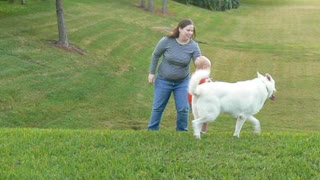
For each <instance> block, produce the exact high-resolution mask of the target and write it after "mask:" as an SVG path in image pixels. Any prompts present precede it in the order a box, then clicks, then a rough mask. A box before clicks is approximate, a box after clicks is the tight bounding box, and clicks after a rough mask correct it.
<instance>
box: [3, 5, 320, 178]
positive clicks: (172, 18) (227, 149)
mask: <svg viewBox="0 0 320 180" xmlns="http://www.w3.org/2000/svg"><path fill="white" fill-rule="evenodd" d="M27 3H28V5H26V6H21V5H20V4H19V3H16V4H10V5H9V4H7V2H6V1H0V32H1V33H0V127H1V128H2V129H1V130H0V139H1V143H0V146H1V148H0V153H1V157H3V158H1V160H0V161H1V165H0V167H1V168H0V171H1V172H0V177H1V179H21V178H22V179H66V178H70V179H76V178H79V179H101V178H106V179H112V178H114V179H141V178H142V179H146V178H150V179H156V178H158V179H208V178H209V177H212V178H214V179H220V178H221V179H222V178H225V179H232V178H233V177H239V178H240V179H245V178H247V179H283V178H285V179H312V178H314V179H315V178H316V177H319V176H320V175H319V170H318V169H319V168H320V162H319V158H318V157H319V152H318V151H317V147H318V146H319V140H318V139H319V133H318V132H319V130H320V124H319V122H318V117H320V112H319V110H318V109H319V107H320V104H319V100H320V95H319V92H318V90H319V88H320V84H319V83H318V81H319V77H320V63H319V61H318V59H319V56H320V52H319V48H320V45H319V42H320V37H319V29H320V27H319V26H320V25H319V23H318V19H320V14H319V10H320V8H319V7H320V6H319V5H320V2H318V1H317V0H290V1H289V0H284V1H277V0H268V1H267V0H244V1H241V6H240V8H239V9H236V10H231V11H228V12H210V11H206V10H204V9H200V8H196V7H192V6H185V5H182V4H178V3H175V2H173V1H169V15H168V16H163V15H160V14H151V13H149V12H147V11H144V10H142V9H140V8H137V6H138V5H139V3H140V0H135V1H133V0H122V1H113V0H103V1H102V0H92V1H84V0H77V1H75V0H69V1H64V7H65V8H64V11H65V18H66V23H67V32H68V37H69V41H70V43H71V44H74V45H76V46H77V47H79V48H81V49H83V50H84V51H85V52H86V54H85V55H83V56H82V55H79V54H76V53H70V52H66V51H63V50H61V49H57V48H54V47H52V46H50V45H48V42H49V41H52V40H57V39H58V32H57V24H56V23H57V22H56V14H55V13H56V12H55V1H54V0H47V1H42V0H29V1H27ZM158 3H159V2H158ZM158 7H160V5H158ZM183 18H191V19H193V21H194V22H195V24H196V27H197V39H198V40H200V41H204V42H207V44H200V47H201V50H202V53H203V54H204V55H206V56H207V57H209V58H210V59H211V60H212V61H213V69H212V71H213V73H212V77H213V78H214V79H216V80H220V81H229V82H235V81H238V80H245V79H252V78H254V77H256V71H259V72H260V73H262V74H264V73H270V74H271V75H272V76H273V78H274V79H275V80H276V83H277V84H276V85H277V90H278V93H277V100H276V101H275V102H271V101H267V103H266V104H265V106H264V108H263V109H262V110H261V112H259V113H258V114H257V116H256V117H257V118H258V119H260V121H261V125H262V135H261V136H260V137H257V136H253V135H252V126H251V125H250V124H245V125H244V127H243V130H242V133H241V139H233V138H232V133H233V130H234V125H235V120H234V119H232V118H231V117H229V116H226V115H223V116H221V117H219V118H218V120H217V121H216V122H214V123H212V124H210V125H209V134H208V135H206V136H204V137H203V140H202V141H200V142H197V141H195V140H194V139H193V137H192V133H191V132H188V133H176V132H175V123H176V122H175V119H176V112H175V108H174V103H173V101H170V104H169V106H168V108H167V110H166V112H165V115H164V119H163V122H162V126H161V131H160V132H146V131H144V130H145V129H146V127H147V124H148V121H149V117H150V113H151V105H152V100H153V86H150V85H148V83H147V75H148V68H149V64H150V58H151V54H152V51H153V48H154V46H155V45H156V43H157V42H158V40H159V39H160V38H161V37H162V36H164V35H165V34H166V32H164V31H159V30H158V29H156V28H154V27H170V28H173V27H175V25H176V24H177V22H178V21H179V20H181V19H183ZM191 117H192V116H191ZM132 130H136V131H132ZM140 162H141V163H140ZM2 177H3V178H2ZM24 177H25V178H24Z"/></svg>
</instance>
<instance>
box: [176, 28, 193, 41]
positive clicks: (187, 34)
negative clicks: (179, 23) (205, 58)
mask: <svg viewBox="0 0 320 180" xmlns="http://www.w3.org/2000/svg"><path fill="white" fill-rule="evenodd" d="M193 31H194V26H193V25H192V24H191V25H188V26H186V27H184V28H179V38H182V39H185V40H189V39H191V38H192V35H193Z"/></svg>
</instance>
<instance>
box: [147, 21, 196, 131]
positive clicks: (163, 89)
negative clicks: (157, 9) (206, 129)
mask: <svg viewBox="0 0 320 180" xmlns="http://www.w3.org/2000/svg"><path fill="white" fill-rule="evenodd" d="M195 37H196V31H195V26H194V24H193V22H192V21H191V20H190V19H185V20H182V21H181V22H179V24H178V25H177V27H176V28H175V29H174V30H173V31H172V33H171V34H169V35H167V36H166V37H163V38H162V39H161V40H160V41H159V42H158V44H157V46H156V47H155V50H154V52H153V55H152V60H151V65H150V72H149V77H148V81H149V83H150V84H153V83H154V84H155V93H154V102H153V107H152V115H151V119H150V122H149V125H148V130H159V129H160V123H161V121H162V116H163V112H164V110H165V108H166V106H167V104H168V101H169V98H170V96H171V93H173V95H174V99H175V105H176V110H177V127H176V130H177V131H188V121H189V104H188V85H189V80H190V64H191V60H193V61H195V59H197V58H198V57H199V56H201V51H200V48H199V45H198V43H196V42H195V41H194V39H195ZM160 57H162V61H161V63H160V65H159V67H158V68H157V66H158V62H159V59H160ZM156 70H157V76H155V74H156Z"/></svg>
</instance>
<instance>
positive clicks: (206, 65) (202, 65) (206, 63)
mask: <svg viewBox="0 0 320 180" xmlns="http://www.w3.org/2000/svg"><path fill="white" fill-rule="evenodd" d="M195 66H196V71H197V70H200V69H208V70H210V69H211V62H210V60H209V59H208V58H207V57H205V56H200V57H198V58H197V59H196V61H195ZM210 81H211V80H210V78H209V77H207V78H204V79H202V80H201V81H200V84H202V83H206V82H210ZM188 100H189V104H190V107H191V108H192V95H191V94H189V95H188ZM193 108H195V107H193ZM192 113H193V116H197V110H196V109H194V110H193V111H192ZM207 131H208V123H204V124H203V125H202V128H201V133H203V134H204V133H207Z"/></svg>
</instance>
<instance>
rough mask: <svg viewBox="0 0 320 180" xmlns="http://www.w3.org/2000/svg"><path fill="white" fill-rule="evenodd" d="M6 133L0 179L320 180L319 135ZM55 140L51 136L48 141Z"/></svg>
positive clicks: (1, 141) (59, 131)
mask: <svg viewBox="0 0 320 180" xmlns="http://www.w3.org/2000/svg"><path fill="white" fill-rule="evenodd" d="M243 136H244V137H243V139H234V138H231V137H230V133H225V132H219V133H210V134H207V135H206V138H204V139H203V140H202V141H195V140H194V139H193V138H192V136H190V134H189V133H175V132H166V133H162V132H147V131H109V132H107V131H98V130H95V131H88V130H34V129H16V130H12V129H3V130H2V132H1V138H0V144H1V148H0V155H1V160H0V174H1V175H0V177H1V179H234V178H236V179H316V178H318V177H319V176H320V172H319V165H320V159H319V155H320V153H319V148H318V145H319V143H320V136H319V134H304V133H301V134H299V135H293V134H286V133H283V134H269V133H265V134H263V135H262V136H260V137H254V136H252V135H250V134H247V133H244V134H243ZM49 137H50V138H49Z"/></svg>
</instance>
